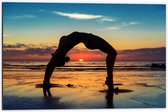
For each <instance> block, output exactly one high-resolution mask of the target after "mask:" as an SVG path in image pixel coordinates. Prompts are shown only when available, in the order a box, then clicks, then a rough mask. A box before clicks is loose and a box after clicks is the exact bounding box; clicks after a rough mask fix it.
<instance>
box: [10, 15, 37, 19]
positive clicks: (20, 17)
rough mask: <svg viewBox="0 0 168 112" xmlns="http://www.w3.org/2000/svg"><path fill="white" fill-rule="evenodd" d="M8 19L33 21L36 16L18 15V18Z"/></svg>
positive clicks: (11, 17)
mask: <svg viewBox="0 0 168 112" xmlns="http://www.w3.org/2000/svg"><path fill="white" fill-rule="evenodd" d="M9 18H10V19H34V18H36V16H34V15H19V16H10V17H9Z"/></svg>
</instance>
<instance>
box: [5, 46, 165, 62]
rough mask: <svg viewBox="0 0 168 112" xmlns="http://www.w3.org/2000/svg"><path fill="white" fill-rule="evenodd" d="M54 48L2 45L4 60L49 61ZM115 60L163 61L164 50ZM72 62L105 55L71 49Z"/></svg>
mask: <svg viewBox="0 0 168 112" xmlns="http://www.w3.org/2000/svg"><path fill="white" fill-rule="evenodd" d="M55 50H56V46H45V45H40V46H36V45H27V44H22V43H18V44H15V45H11V44H4V45H3V59H4V60H19V59H20V60H28V59H29V60H49V59H50V58H51V53H53V52H55ZM117 52H118V55H117V60H139V61H165V59H166V48H165V47H159V48H141V49H131V50H121V51H117ZM67 55H68V56H70V58H71V59H72V60H78V59H79V58H83V59H84V60H90V61H93V60H99V61H100V60H105V58H106V54H105V53H102V52H101V51H99V50H89V49H86V48H76V47H75V48H73V49H71V50H70V51H69V52H68V54H67Z"/></svg>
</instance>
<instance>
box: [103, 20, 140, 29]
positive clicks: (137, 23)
mask: <svg viewBox="0 0 168 112" xmlns="http://www.w3.org/2000/svg"><path fill="white" fill-rule="evenodd" d="M139 24H141V22H137V21H133V22H127V23H126V22H122V24H120V25H117V26H110V27H106V29H108V30H119V29H122V28H124V27H128V26H134V25H139Z"/></svg>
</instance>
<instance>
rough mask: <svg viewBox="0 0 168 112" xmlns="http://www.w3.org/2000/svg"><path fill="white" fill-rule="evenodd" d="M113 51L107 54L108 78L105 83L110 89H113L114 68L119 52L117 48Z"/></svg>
mask: <svg viewBox="0 0 168 112" xmlns="http://www.w3.org/2000/svg"><path fill="white" fill-rule="evenodd" d="M111 52H112V53H109V54H107V57H106V66H107V78H106V81H105V83H106V84H107V86H108V87H109V88H110V89H113V84H114V82H113V69H114V63H115V59H116V56H117V52H116V51H115V50H112V51H111Z"/></svg>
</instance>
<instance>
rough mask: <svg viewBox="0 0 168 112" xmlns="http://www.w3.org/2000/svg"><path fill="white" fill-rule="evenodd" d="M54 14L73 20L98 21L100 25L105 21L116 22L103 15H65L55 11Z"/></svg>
mask: <svg viewBox="0 0 168 112" xmlns="http://www.w3.org/2000/svg"><path fill="white" fill-rule="evenodd" d="M53 13H54V14H57V15H60V16H65V17H68V18H71V19H77V20H91V19H97V20H98V22H100V23H103V22H105V21H108V22H112V21H115V19H113V18H111V17H106V16H103V15H94V14H83V13H65V12H57V11H53Z"/></svg>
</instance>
